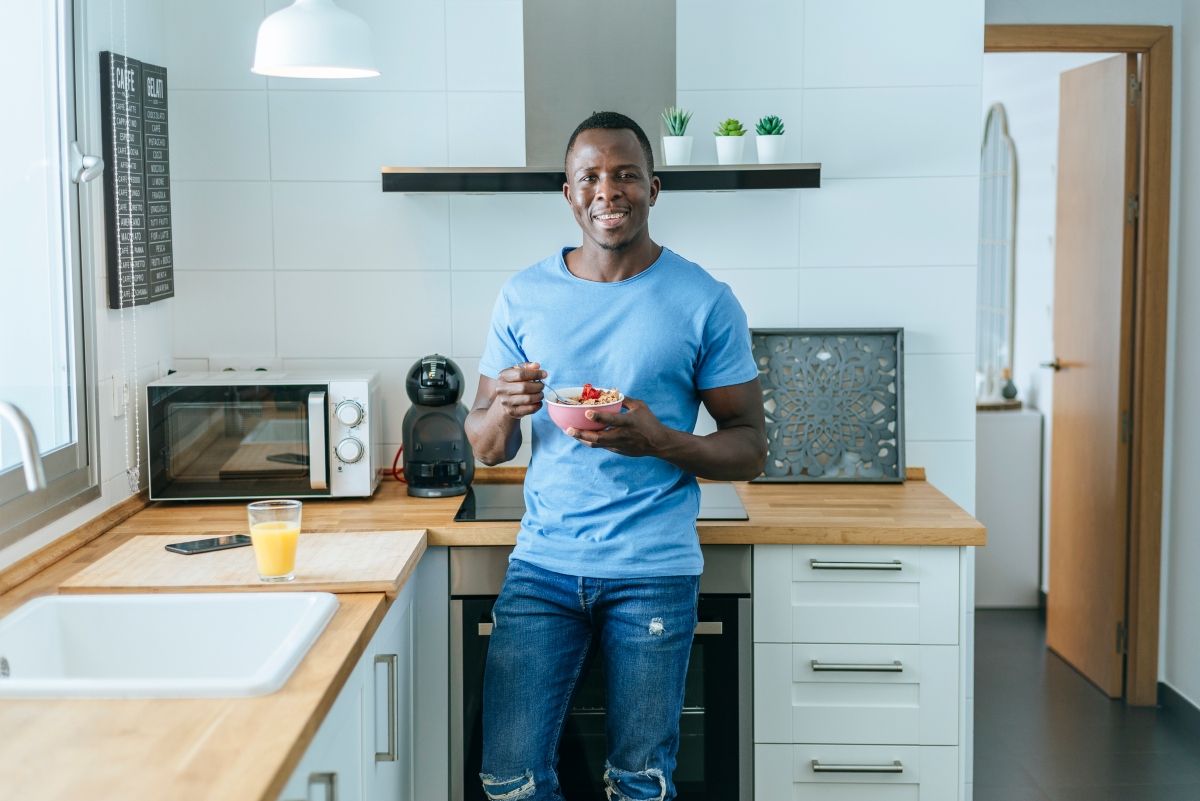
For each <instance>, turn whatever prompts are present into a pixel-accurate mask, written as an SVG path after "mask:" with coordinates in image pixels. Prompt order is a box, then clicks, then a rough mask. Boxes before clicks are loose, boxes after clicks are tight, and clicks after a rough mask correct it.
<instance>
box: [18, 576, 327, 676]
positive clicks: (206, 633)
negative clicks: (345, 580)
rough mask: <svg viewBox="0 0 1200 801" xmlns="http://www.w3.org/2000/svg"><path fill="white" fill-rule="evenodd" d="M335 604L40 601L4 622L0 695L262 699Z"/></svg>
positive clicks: (186, 598)
mask: <svg viewBox="0 0 1200 801" xmlns="http://www.w3.org/2000/svg"><path fill="white" fill-rule="evenodd" d="M337 606H338V601H337V597H336V596H334V595H332V594H330V593H327V592H270V593H268V592H243V593H202V594H193V595H183V594H180V595H170V594H167V595H141V594H139V595H56V596H48V597H45V598H38V599H36V600H33V601H30V602H29V603H27V604H25V605H24V606H22V607H20V608H19V609H17V610H16V611H15V612H13V613H12V614H11V615H9V616H8V617H6V618H4V619H2V620H0V698H200V697H205V698H229V697H237V696H250V695H266V694H267V693H273V692H275V691H276V690H278V689H279V688H280V687H282V686H283V684H284V682H285V681H287V679H288V677H289V676H291V675H292V671H293V670H295V669H296V666H297V665H298V664H300V660H301V659H302V658H303V657H304V654H306V653H307V652H308V649H309V648H310V647H312V644H313V643H314V642H316V640H317V637H318V636H319V635H320V633H321V631H322V630H323V629H324V628H325V625H326V624H327V623H328V622H329V619H330V618H332V617H333V613H334V612H335V611H337ZM6 674H7V675H6Z"/></svg>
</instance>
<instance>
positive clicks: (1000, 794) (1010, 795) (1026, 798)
mask: <svg viewBox="0 0 1200 801" xmlns="http://www.w3.org/2000/svg"><path fill="white" fill-rule="evenodd" d="M973 798H974V799H975V801H1054V799H1052V798H1051V797H1050V796H1048V795H1046V794H1045V793H1043V792H1042V791H1041V790H1039V789H1038V788H1036V787H980V786H979V785H978V784H977V785H975V792H974V795H973Z"/></svg>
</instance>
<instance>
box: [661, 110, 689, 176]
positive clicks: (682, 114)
mask: <svg viewBox="0 0 1200 801" xmlns="http://www.w3.org/2000/svg"><path fill="white" fill-rule="evenodd" d="M662 116H663V121H664V122H666V123H667V135H666V136H664V137H663V138H662V139H663V159H664V160H665V161H666V162H667V166H668V167H674V166H686V165H688V164H691V163H692V137H690V136H685V135H684V134H685V133H686V132H687V127H688V123H689V122H690V121H691V119H692V112H690V111H684V110H683V109H681V108H679V107H677V106H671V107H669V108H665V109H663V113H662Z"/></svg>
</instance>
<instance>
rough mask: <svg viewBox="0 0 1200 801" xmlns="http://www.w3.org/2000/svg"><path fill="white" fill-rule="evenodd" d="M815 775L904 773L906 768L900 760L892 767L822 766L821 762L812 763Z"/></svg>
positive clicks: (891, 765)
mask: <svg viewBox="0 0 1200 801" xmlns="http://www.w3.org/2000/svg"><path fill="white" fill-rule="evenodd" d="M812 769H813V773H903V772H904V766H903V765H901V764H900V760H898V759H897V760H896V761H895V762H893V763H892V764H890V765H822V764H821V763H820V761H818V760H816V759H814V760H813V761H812Z"/></svg>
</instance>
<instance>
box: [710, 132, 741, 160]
mask: <svg viewBox="0 0 1200 801" xmlns="http://www.w3.org/2000/svg"><path fill="white" fill-rule="evenodd" d="M715 139H716V140H717V163H718V164H741V163H742V153H743V152H745V150H746V137H745V136H718V137H715Z"/></svg>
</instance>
